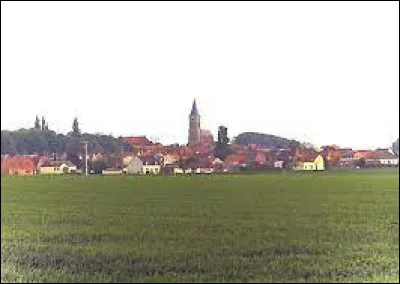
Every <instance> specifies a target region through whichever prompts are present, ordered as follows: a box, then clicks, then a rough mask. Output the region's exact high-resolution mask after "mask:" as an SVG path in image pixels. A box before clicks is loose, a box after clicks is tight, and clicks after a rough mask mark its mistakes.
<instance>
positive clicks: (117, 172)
mask: <svg viewBox="0 0 400 284" xmlns="http://www.w3.org/2000/svg"><path fill="white" fill-rule="evenodd" d="M122 173H123V172H122V170H121V169H116V168H108V169H105V170H102V171H101V174H102V175H122Z"/></svg>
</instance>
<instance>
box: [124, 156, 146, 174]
mask: <svg viewBox="0 0 400 284" xmlns="http://www.w3.org/2000/svg"><path fill="white" fill-rule="evenodd" d="M123 172H125V173H127V174H139V173H142V172H143V161H142V160H141V159H140V158H139V157H137V156H134V157H132V158H131V159H130V161H129V163H128V164H127V165H126V167H125V168H124V170H123Z"/></svg>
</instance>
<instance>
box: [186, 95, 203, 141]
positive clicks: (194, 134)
mask: <svg viewBox="0 0 400 284" xmlns="http://www.w3.org/2000/svg"><path fill="white" fill-rule="evenodd" d="M200 133H201V129H200V114H199V111H198V110H197V105H196V99H194V100H193V104H192V111H191V112H190V115H189V137H188V138H189V139H188V144H189V145H197V144H199V143H200Z"/></svg>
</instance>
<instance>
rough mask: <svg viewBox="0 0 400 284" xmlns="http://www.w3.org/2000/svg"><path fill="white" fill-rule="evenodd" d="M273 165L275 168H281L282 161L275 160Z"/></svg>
mask: <svg viewBox="0 0 400 284" xmlns="http://www.w3.org/2000/svg"><path fill="white" fill-rule="evenodd" d="M274 167H275V168H276V169H282V168H283V161H275V162H274Z"/></svg>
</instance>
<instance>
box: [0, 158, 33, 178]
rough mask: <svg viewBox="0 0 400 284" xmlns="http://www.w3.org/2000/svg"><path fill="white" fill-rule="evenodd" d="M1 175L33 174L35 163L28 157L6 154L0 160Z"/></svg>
mask: <svg viewBox="0 0 400 284" xmlns="http://www.w3.org/2000/svg"><path fill="white" fill-rule="evenodd" d="M1 174H2V175H34V174H36V165H35V163H34V160H33V159H32V158H30V157H22V156H13V157H12V156H7V157H4V158H2V160H1Z"/></svg>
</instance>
